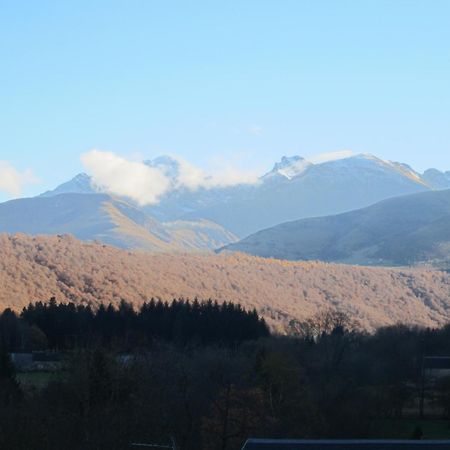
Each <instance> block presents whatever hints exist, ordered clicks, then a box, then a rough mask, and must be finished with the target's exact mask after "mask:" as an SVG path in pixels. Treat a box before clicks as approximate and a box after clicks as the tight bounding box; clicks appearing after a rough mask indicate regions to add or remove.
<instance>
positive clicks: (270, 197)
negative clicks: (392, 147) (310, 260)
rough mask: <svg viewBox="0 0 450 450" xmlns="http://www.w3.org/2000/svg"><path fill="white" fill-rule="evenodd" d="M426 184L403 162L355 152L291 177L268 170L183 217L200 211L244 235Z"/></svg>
mask: <svg viewBox="0 0 450 450" xmlns="http://www.w3.org/2000/svg"><path fill="white" fill-rule="evenodd" d="M274 175H277V176H274ZM429 189H430V188H429V186H428V185H427V184H426V183H425V182H423V181H422V180H421V179H420V177H419V176H418V175H416V174H415V173H414V172H412V171H408V170H406V169H405V166H402V165H395V164H393V163H386V162H384V161H382V160H380V159H377V158H375V157H372V156H370V155H359V156H355V157H352V158H346V159H342V160H339V161H331V162H327V163H323V164H316V165H310V166H308V167H307V168H306V170H303V171H302V172H301V173H300V174H299V175H297V176H294V177H292V178H290V177H286V176H280V175H279V171H278V172H275V174H274V173H273V172H272V173H270V174H268V175H266V176H265V177H264V179H263V183H262V185H261V186H258V187H254V188H253V189H249V190H248V191H247V192H246V193H244V194H243V195H241V196H240V197H238V198H235V199H231V200H230V201H228V202H225V203H223V204H219V205H216V206H214V207H208V208H205V209H201V210H199V211H197V212H195V213H191V214H189V215H188V216H187V217H189V218H198V217H203V218H206V219H209V220H212V221H214V222H217V223H220V224H221V225H223V226H224V227H226V228H227V229H229V230H231V231H233V232H234V233H235V234H237V235H239V236H245V235H247V234H250V233H254V232H255V231H259V230H261V229H262V228H268V227H271V226H274V225H277V224H279V223H282V222H286V221H290V220H296V219H301V218H306V217H317V216H325V215H330V214H337V213H341V212H345V211H350V210H354V209H357V208H361V207H364V206H368V205H371V204H373V203H375V202H377V201H380V200H383V199H386V198H390V197H393V196H397V195H404V194H411V193H416V192H421V191H426V190H429Z"/></svg>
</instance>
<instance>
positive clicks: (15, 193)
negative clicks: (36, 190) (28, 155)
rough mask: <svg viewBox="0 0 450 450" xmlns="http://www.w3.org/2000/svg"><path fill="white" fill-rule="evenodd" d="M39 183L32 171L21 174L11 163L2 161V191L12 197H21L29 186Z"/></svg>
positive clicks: (0, 177) (0, 184)
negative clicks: (24, 188)
mask: <svg viewBox="0 0 450 450" xmlns="http://www.w3.org/2000/svg"><path fill="white" fill-rule="evenodd" d="M37 182H39V180H38V179H37V178H36V177H35V175H34V174H33V172H32V171H31V170H29V169H28V170H25V171H24V172H19V171H18V170H16V169H15V168H14V167H13V166H12V165H11V164H10V163H9V162H7V161H0V191H1V192H5V193H7V194H8V195H10V196H12V197H20V195H21V193H22V189H23V187H24V186H25V185H27V184H34V183H37Z"/></svg>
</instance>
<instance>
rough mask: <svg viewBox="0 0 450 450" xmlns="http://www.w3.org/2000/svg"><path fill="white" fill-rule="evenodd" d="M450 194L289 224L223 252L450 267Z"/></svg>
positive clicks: (422, 196)
mask: <svg viewBox="0 0 450 450" xmlns="http://www.w3.org/2000/svg"><path fill="white" fill-rule="evenodd" d="M449 224H450V190H442V191H431V192H422V193H418V194H412V195H408V196H401V197H394V198H391V199H386V200H383V201H381V202H379V203H376V204H375V205H372V206H369V207H366V208H363V209H360V210H356V211H351V212H348V213H343V214H339V215H333V216H326V217H316V218H310V219H302V220H298V221H291V222H286V223H283V224H280V225H277V226H275V227H272V228H268V229H265V230H261V231H259V232H258V233H255V234H253V235H250V236H248V237H247V238H245V239H243V240H241V241H239V242H237V243H232V244H229V245H227V246H226V247H225V248H223V249H221V250H219V251H224V250H228V251H239V252H244V253H248V254H251V255H258V256H263V257H275V258H279V259H290V260H315V259H319V260H323V261H328V262H339V263H349V264H363V265H397V266H398V265H414V264H423V263H427V262H434V263H435V264H437V263H439V262H440V264H446V260H447V259H450V252H449V249H450V226H449Z"/></svg>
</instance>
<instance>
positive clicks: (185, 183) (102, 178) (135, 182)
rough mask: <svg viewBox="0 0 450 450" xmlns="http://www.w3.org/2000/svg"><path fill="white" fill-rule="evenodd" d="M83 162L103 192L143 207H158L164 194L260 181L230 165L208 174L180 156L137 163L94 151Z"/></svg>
mask: <svg viewBox="0 0 450 450" xmlns="http://www.w3.org/2000/svg"><path fill="white" fill-rule="evenodd" d="M81 161H82V163H83V165H84V166H85V169H86V171H87V172H88V173H89V174H90V175H91V176H92V184H93V185H94V186H95V187H96V188H97V189H98V190H99V191H102V192H107V193H109V194H115V195H120V196H125V197H128V198H131V199H133V200H134V201H136V202H137V203H138V204H139V205H141V206H143V205H153V204H157V203H158V202H159V200H160V198H161V197H162V196H163V195H164V194H166V193H168V192H170V191H172V190H175V189H180V188H186V189H188V190H191V191H196V190H198V189H200V188H203V189H213V188H218V187H222V188H223V187H230V186H235V185H239V184H254V183H256V182H257V181H258V176H257V174H253V173H246V172H242V171H240V170H239V169H236V168H235V167H233V166H232V165H229V164H227V165H223V166H222V167H220V168H218V169H217V170H214V171H212V173H206V172H205V171H204V170H202V169H200V168H199V167H196V166H194V165H192V164H191V163H189V162H188V161H186V160H184V159H182V158H180V157H178V156H171V157H165V158H159V159H157V160H155V161H147V162H136V161H131V160H128V159H126V158H123V157H121V156H118V155H116V154H114V153H112V152H107V151H102V150H91V151H90V152H87V153H85V154H83V155H82V156H81Z"/></svg>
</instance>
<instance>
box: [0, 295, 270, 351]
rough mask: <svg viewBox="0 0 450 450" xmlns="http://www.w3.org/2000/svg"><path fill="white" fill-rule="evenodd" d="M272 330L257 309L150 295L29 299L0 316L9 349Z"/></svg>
mask: <svg viewBox="0 0 450 450" xmlns="http://www.w3.org/2000/svg"><path fill="white" fill-rule="evenodd" d="M268 335H269V329H268V327H267V325H266V323H265V321H264V319H261V318H259V316H258V314H257V312H256V311H255V310H253V311H247V310H245V309H243V308H242V307H241V306H240V305H238V304H237V305H236V304H233V303H229V302H225V303H222V304H218V303H217V302H213V301H212V300H208V301H206V302H199V301H198V300H194V301H192V302H190V301H188V300H183V299H180V300H173V301H172V302H170V303H168V302H163V301H161V300H154V299H152V300H150V301H149V302H148V303H144V304H143V305H142V306H141V308H140V309H139V310H137V311H136V310H135V309H134V308H133V306H132V305H131V304H129V303H127V302H125V301H122V302H121V303H120V305H119V306H118V307H117V308H116V307H114V306H113V305H112V304H109V305H108V306H103V305H101V306H100V307H99V308H98V309H97V310H95V311H94V310H93V309H92V308H91V307H90V306H84V305H75V304H74V303H57V301H56V299H55V298H52V299H50V301H49V302H36V303H30V304H29V305H28V306H27V307H26V308H24V309H23V311H22V313H21V314H20V316H17V315H16V314H15V313H14V312H13V311H11V310H10V309H8V310H5V311H4V312H3V314H2V315H1V317H0V336H1V339H2V342H3V344H4V345H5V346H6V349H7V350H8V351H19V350H42V349H53V350H68V349H74V348H86V347H92V346H94V345H101V346H103V347H107V348H116V349H119V348H120V349H121V350H124V351H125V350H135V349H136V348H139V347H145V346H147V345H148V344H150V343H151V342H152V341H154V340H164V341H167V342H174V343H177V344H186V343H188V342H192V343H194V344H195V343H197V344H200V345H212V344H220V345H228V346H230V345H235V344H239V343H240V342H243V341H246V340H251V339H258V338H260V337H267V336H268Z"/></svg>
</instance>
